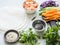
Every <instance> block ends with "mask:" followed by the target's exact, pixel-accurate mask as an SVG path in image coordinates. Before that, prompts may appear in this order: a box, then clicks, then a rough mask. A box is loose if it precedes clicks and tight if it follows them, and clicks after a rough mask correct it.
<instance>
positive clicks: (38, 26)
mask: <svg viewBox="0 0 60 45" xmlns="http://www.w3.org/2000/svg"><path fill="white" fill-rule="evenodd" d="M32 27H33V28H34V29H35V31H36V32H37V33H42V32H44V31H45V30H46V27H47V24H46V22H45V21H44V20H35V21H33V23H32Z"/></svg>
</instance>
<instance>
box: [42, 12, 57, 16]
mask: <svg viewBox="0 0 60 45" xmlns="http://www.w3.org/2000/svg"><path fill="white" fill-rule="evenodd" d="M55 14H56V13H53V14H46V13H44V14H42V16H45V17H50V16H53V15H55Z"/></svg>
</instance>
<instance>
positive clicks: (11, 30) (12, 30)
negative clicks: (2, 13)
mask: <svg viewBox="0 0 60 45" xmlns="http://www.w3.org/2000/svg"><path fill="white" fill-rule="evenodd" d="M9 32H15V33H16V34H17V35H18V37H17V40H16V41H14V42H9V41H7V40H6V35H7V34H8V33H9ZM4 40H5V42H7V43H10V44H12V43H16V42H17V41H18V40H19V33H18V31H16V30H14V29H10V30H8V31H6V32H5V34H4Z"/></svg>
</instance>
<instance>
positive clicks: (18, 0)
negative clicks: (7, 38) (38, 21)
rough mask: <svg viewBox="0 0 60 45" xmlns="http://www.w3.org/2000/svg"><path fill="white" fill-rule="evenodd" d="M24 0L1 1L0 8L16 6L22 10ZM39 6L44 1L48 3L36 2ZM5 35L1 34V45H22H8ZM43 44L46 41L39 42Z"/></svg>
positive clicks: (38, 0) (59, 1) (59, 0)
mask: <svg viewBox="0 0 60 45" xmlns="http://www.w3.org/2000/svg"><path fill="white" fill-rule="evenodd" d="M23 1H24V0H0V8H2V7H5V6H8V7H10V6H16V7H20V8H22V3H23ZM36 1H37V2H38V3H39V4H41V3H42V2H43V1H46V0H36ZM56 1H58V2H57V3H60V0H56ZM30 25H31V24H30V23H29V26H27V27H30ZM3 36H4V33H3V32H0V45H21V44H20V43H16V44H6V43H5V42H4V38H3ZM39 41H40V42H41V45H45V42H44V40H39Z"/></svg>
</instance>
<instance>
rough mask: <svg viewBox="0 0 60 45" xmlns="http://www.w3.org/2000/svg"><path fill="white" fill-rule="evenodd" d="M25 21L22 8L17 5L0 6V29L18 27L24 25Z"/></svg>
mask: <svg viewBox="0 0 60 45" xmlns="http://www.w3.org/2000/svg"><path fill="white" fill-rule="evenodd" d="M26 21H27V17H26V14H25V11H24V9H21V8H18V7H3V8H0V29H2V30H8V29H19V28H22V27H23V26H24V24H25V23H26Z"/></svg>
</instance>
